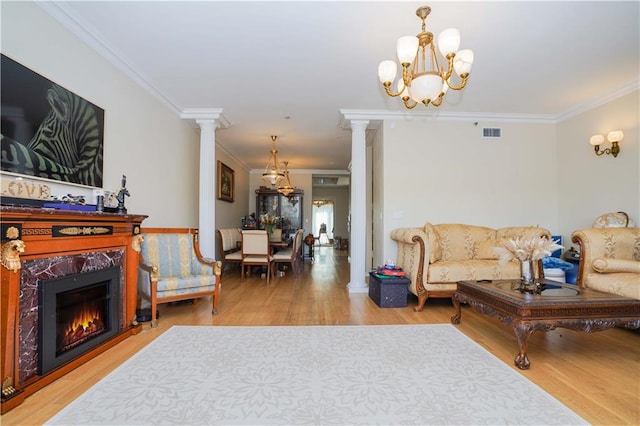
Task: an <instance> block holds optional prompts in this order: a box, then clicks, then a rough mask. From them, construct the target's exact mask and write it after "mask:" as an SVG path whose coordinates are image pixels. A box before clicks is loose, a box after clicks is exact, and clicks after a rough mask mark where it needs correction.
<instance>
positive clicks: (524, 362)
mask: <svg viewBox="0 0 640 426" xmlns="http://www.w3.org/2000/svg"><path fill="white" fill-rule="evenodd" d="M513 331H515V333H516V336H517V337H518V345H519V346H520V353H518V355H516V357H515V358H514V360H513V362H514V363H515V365H516V366H517V367H518V368H519V369H520V370H527V369H529V366H530V365H531V363H530V362H529V357H528V356H527V345H528V344H529V336H531V333H533V329H532V328H531V327H530V326H529V325H528V324H523V323H518V324H516V325H514V326H513Z"/></svg>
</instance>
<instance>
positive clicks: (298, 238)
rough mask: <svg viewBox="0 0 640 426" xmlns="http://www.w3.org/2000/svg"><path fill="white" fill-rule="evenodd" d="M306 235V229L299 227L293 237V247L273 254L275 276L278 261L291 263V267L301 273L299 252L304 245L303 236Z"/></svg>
mask: <svg viewBox="0 0 640 426" xmlns="http://www.w3.org/2000/svg"><path fill="white" fill-rule="evenodd" d="M303 235H304V229H298V230H297V231H296V233H295V235H294V237H293V245H292V247H291V248H287V249H284V250H278V251H277V252H276V253H275V254H273V255H272V256H271V263H272V265H271V274H272V276H275V271H276V270H277V269H278V266H277V264H278V263H289V264H291V269H292V270H293V272H295V273H296V274H297V273H299V262H298V261H299V258H300V257H299V252H300V248H301V247H302V237H303Z"/></svg>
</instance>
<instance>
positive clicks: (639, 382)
mask: <svg viewBox="0 0 640 426" xmlns="http://www.w3.org/2000/svg"><path fill="white" fill-rule="evenodd" d="M239 276H240V271H239V269H236V270H230V271H227V272H226V273H225V275H223V281H222V283H223V284H222V293H221V300H220V303H219V306H218V309H219V314H218V315H216V316H215V317H212V316H211V314H210V306H211V304H210V300H207V299H205V300H199V301H197V302H196V303H195V304H193V305H192V304H182V305H172V306H168V305H161V307H160V311H161V316H160V319H159V326H158V327H157V328H154V329H151V328H150V327H149V323H145V325H144V329H143V331H142V332H141V333H140V334H138V335H136V336H132V337H130V338H128V339H126V340H125V341H123V342H122V343H120V344H119V345H117V346H115V347H114V348H112V349H110V350H108V351H106V352H105V353H103V354H101V355H99V356H97V357H96V358H94V359H93V360H92V361H91V362H89V363H87V364H85V365H83V366H82V367H80V368H78V369H76V370H74V371H72V372H71V373H69V374H67V375H66V376H64V377H62V378H61V379H59V380H57V381H56V382H54V383H52V384H50V385H49V386H47V387H45V388H43V389H41V390H40V391H38V392H37V393H35V394H33V395H32V396H30V397H28V398H27V399H26V401H25V402H24V403H23V404H22V405H20V406H18V407H16V408H15V409H13V410H12V411H10V412H8V413H7V414H5V415H3V416H2V418H1V423H2V424H3V425H7V426H8V425H31V424H42V423H44V422H45V421H46V420H48V419H49V418H50V417H51V416H53V415H54V414H56V413H57V412H58V411H60V410H61V409H62V408H63V407H64V406H66V405H67V404H69V403H70V402H71V401H73V400H74V399H75V398H76V397H78V396H79V395H80V394H82V393H83V392H84V391H86V390H87V389H89V388H90V387H91V386H92V385H94V384H95V383H96V382H98V381H99V380H100V379H101V378H102V377H104V376H105V375H107V374H108V373H109V372H111V371H112V370H113V369H115V368H116V367H118V366H119V365H120V364H121V363H122V362H124V361H125V360H126V359H127V358H129V357H130V356H131V355H133V354H134V353H136V352H137V351H139V350H140V349H141V348H142V347H144V346H145V345H147V344H148V343H149V342H151V341H152V340H153V339H155V338H156V337H158V336H159V335H160V334H161V333H163V332H164V331H166V330H167V329H168V328H169V327H171V326H172V325H174V324H175V325H214V326H216V325H217V326H224V325H350V324H358V325H361V324H363V325H364V324H423V323H424V324H434V323H449V322H450V317H451V315H452V314H453V308H452V305H451V301H450V300H445V299H433V300H431V299H430V300H429V301H427V304H426V306H425V308H424V310H423V311H422V312H413V309H412V308H413V306H415V304H416V299H415V298H410V299H409V306H407V307H406V308H386V309H381V308H379V307H378V306H377V305H376V304H375V303H374V302H373V301H372V300H371V299H369V297H368V295H367V294H349V293H348V291H347V289H346V284H347V283H348V282H349V265H348V263H347V257H346V254H345V252H343V251H339V250H334V249H332V248H328V247H321V248H316V258H315V262H314V263H311V262H310V261H306V262H305V265H304V272H303V273H302V274H301V275H294V274H293V272H291V271H289V272H287V273H286V275H285V276H284V277H281V278H276V279H275V280H273V281H271V283H270V285H269V287H267V285H266V282H265V281H264V280H261V279H260V277H255V276H254V277H251V278H250V279H247V280H245V281H244V282H241V281H240V278H239ZM456 327H458V329H459V330H461V331H462V332H463V333H465V334H466V335H467V336H469V337H470V338H472V339H473V340H475V341H476V342H478V343H479V344H480V345H482V346H483V347H484V348H485V349H487V350H488V351H489V352H491V353H492V354H494V355H495V356H496V357H498V358H499V359H501V360H502V361H504V363H505V364H506V365H508V366H509V367H510V368H513V369H514V370H516V371H518V372H519V373H520V374H522V375H524V376H526V377H528V378H529V379H530V380H531V381H533V382H534V383H536V384H537V385H538V386H540V387H541V388H543V389H545V390H546V391H547V392H549V393H550V394H551V395H553V396H554V397H555V398H557V399H558V400H560V401H561V402H562V403H564V404H565V405H566V406H568V407H569V408H570V409H572V410H573V411H575V412H576V413H577V414H579V415H580V416H582V417H583V418H584V419H585V420H586V421H587V422H590V423H592V424H596V425H623V424H626V425H638V424H640V334H638V333H636V332H633V331H629V330H624V329H618V328H616V329H611V330H607V331H603V332H598V333H580V332H574V331H570V330H564V329H557V330H554V331H550V332H547V333H542V332H536V333H534V335H533V336H532V338H531V342H530V344H529V352H528V354H529V358H530V360H531V369H530V370H527V371H520V370H518V369H517V368H516V367H515V366H514V365H513V358H514V356H515V354H516V352H517V341H516V337H515V335H514V333H513V331H512V330H511V328H510V327H508V326H505V325H503V324H502V323H500V322H499V321H498V320H497V319H495V318H488V317H483V316H480V315H478V314H476V313H475V312H474V311H473V310H472V309H471V308H468V307H464V308H463V312H462V322H461V324H460V325H458V326H456ZM419 368H420V366H419V365H416V369H419ZM513 397H514V398H517V397H518V395H514V396H513ZM428 403H429V401H425V404H428ZM461 404H463V402H461Z"/></svg>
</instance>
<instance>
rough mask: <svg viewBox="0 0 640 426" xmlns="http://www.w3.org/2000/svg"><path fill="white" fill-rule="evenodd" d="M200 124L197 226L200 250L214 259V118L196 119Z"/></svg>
mask: <svg viewBox="0 0 640 426" xmlns="http://www.w3.org/2000/svg"><path fill="white" fill-rule="evenodd" d="M196 123H197V124H198V126H200V184H199V190H198V193H199V197H198V199H199V214H198V228H199V230H200V252H201V253H202V255H203V256H204V257H208V258H211V259H215V258H216V256H215V253H216V251H215V249H216V248H215V241H216V239H215V233H216V197H215V193H216V188H215V183H216V171H215V170H216V128H217V127H218V123H217V121H216V120H196Z"/></svg>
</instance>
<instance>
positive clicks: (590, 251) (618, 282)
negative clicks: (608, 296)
mask: <svg viewBox="0 0 640 426" xmlns="http://www.w3.org/2000/svg"><path fill="white" fill-rule="evenodd" d="M571 240H572V241H573V242H574V243H576V244H578V245H579V246H580V263H579V266H578V279H577V284H578V285H579V286H581V287H587V288H591V289H594V290H599V291H604V292H608V293H613V294H618V295H620V296H626V297H631V298H634V299H640V228H588V229H580V230H577V231H574V232H573V233H572V234H571Z"/></svg>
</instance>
